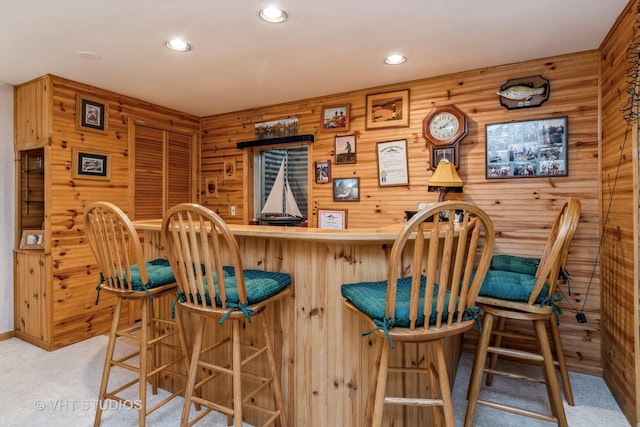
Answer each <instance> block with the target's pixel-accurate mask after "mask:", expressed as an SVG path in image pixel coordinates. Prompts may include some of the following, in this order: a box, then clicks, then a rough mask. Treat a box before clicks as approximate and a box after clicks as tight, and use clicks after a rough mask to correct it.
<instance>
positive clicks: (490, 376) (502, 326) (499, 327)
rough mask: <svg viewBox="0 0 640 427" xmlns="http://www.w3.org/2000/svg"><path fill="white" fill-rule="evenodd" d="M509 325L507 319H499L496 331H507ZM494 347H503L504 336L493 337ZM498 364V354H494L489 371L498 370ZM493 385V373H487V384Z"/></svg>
mask: <svg viewBox="0 0 640 427" xmlns="http://www.w3.org/2000/svg"><path fill="white" fill-rule="evenodd" d="M506 324H507V319H506V318H505V317H498V324H497V325H496V331H499V332H502V331H504V329H505V325H506ZM492 345H493V347H500V346H501V345H502V335H501V334H497V335H496V336H495V337H493V343H492ZM497 364H498V353H492V354H491V356H490V361H489V369H491V370H494V369H496V365H497ZM492 383H493V373H491V372H487V378H486V380H485V384H486V385H488V386H491V384H492Z"/></svg>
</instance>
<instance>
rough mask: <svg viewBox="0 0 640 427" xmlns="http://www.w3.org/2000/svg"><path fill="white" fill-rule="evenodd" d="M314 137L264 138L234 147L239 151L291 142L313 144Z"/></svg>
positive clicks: (240, 143)
mask: <svg viewBox="0 0 640 427" xmlns="http://www.w3.org/2000/svg"><path fill="white" fill-rule="evenodd" d="M314 139H315V137H314V136H313V135H293V136H281V137H278V138H265V139H254V140H252V141H243V142H238V143H237V144H236V147H237V148H239V149H241V150H242V149H244V148H251V147H261V146H263V145H276V144H290V143H293V142H305V141H306V142H313V141H314Z"/></svg>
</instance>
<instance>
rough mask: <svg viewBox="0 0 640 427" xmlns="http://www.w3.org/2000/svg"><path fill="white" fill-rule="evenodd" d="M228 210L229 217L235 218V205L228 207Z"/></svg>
mask: <svg viewBox="0 0 640 427" xmlns="http://www.w3.org/2000/svg"><path fill="white" fill-rule="evenodd" d="M229 210H230V211H231V216H236V207H235V205H231V206H230V207H229Z"/></svg>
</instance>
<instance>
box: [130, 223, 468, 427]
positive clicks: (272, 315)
mask: <svg viewBox="0 0 640 427" xmlns="http://www.w3.org/2000/svg"><path fill="white" fill-rule="evenodd" d="M136 227H137V228H138V229H139V230H142V231H144V241H145V251H146V254H147V256H148V257H149V258H154V257H158V256H163V252H162V245H161V243H160V238H159V235H160V234H159V228H160V224H159V222H158V221H139V222H137V223H136ZM229 227H230V228H231V230H232V232H233V233H234V235H235V236H236V239H237V240H238V244H239V245H240V249H241V252H242V254H243V262H244V268H255V269H265V270H272V271H282V272H288V273H291V274H292V275H293V279H294V292H293V295H292V296H291V297H290V298H288V299H285V300H282V301H280V302H278V303H277V305H276V306H275V307H273V309H271V310H267V313H266V316H267V318H266V320H267V322H268V323H267V324H268V325H269V327H271V328H272V330H273V331H274V348H275V350H276V356H277V357H279V360H280V370H281V377H282V387H283V395H284V399H285V406H286V407H287V411H288V412H287V417H288V420H289V423H290V424H291V425H295V426H318V427H323V426H327V425H344V426H361V425H364V413H365V404H366V397H367V386H368V381H369V376H370V375H369V374H370V372H371V366H370V363H371V360H370V354H371V353H372V346H373V342H372V339H371V338H369V337H363V336H362V333H363V332H365V331H367V330H368V329H369V327H368V326H367V325H366V324H365V323H364V322H362V321H361V320H360V319H359V318H358V316H355V315H354V314H353V313H350V312H348V311H347V310H346V309H345V308H344V305H343V297H342V295H341V293H340V286H341V285H342V284H343V283H355V282H359V281H377V280H384V279H385V278H386V269H387V256H388V252H389V251H390V249H391V246H392V244H393V241H394V239H395V237H396V235H397V233H398V231H399V230H400V225H398V224H396V225H394V226H392V227H387V228H379V229H354V230H320V229H314V228H309V229H305V228H287V227H266V226H242V225H230V226H229ZM186 322H187V323H188V324H187V325H186V330H187V333H188V334H192V333H194V328H193V325H192V324H190V322H191V321H190V319H188V318H187V320H186ZM208 330H209V331H212V330H213V328H210V329H208ZM249 339H256V340H258V339H260V338H259V333H256V334H253V333H252V334H251V335H250V338H249ZM446 348H447V351H448V354H449V356H450V359H449V363H448V366H449V375H450V377H451V379H452V382H453V378H454V376H455V367H456V365H457V361H458V357H459V355H460V348H461V345H460V340H459V338H456V339H452V340H450V341H449V342H448V343H447V345H446ZM392 357H394V358H395V362H396V363H397V364H400V363H404V365H405V366H406V365H411V366H413V365H415V364H417V363H423V364H424V363H425V361H426V360H427V359H428V358H427V357H426V355H425V354H424V347H418V346H417V345H405V346H400V345H397V346H396V350H394V351H393V352H392ZM413 377H415V376H411V377H409V378H402V377H401V376H400V375H399V374H392V375H391V376H390V377H389V383H388V387H389V390H390V391H393V392H397V394H401V393H421V395H422V396H426V394H427V393H428V384H427V381H426V378H420V379H415V378H413ZM206 392H207V393H213V392H215V391H214V390H213V389H207V390H206ZM249 415H250V418H249V419H248V421H249V422H252V423H254V424H255V425H259V424H260V422H261V421H262V420H260V419H255V418H251V415H253V414H249ZM392 419H393V425H395V426H399V425H405V426H409V425H431V424H432V421H431V413H430V409H429V408H412V407H410V408H401V407H398V406H393V405H387V407H386V408H385V423H384V424H385V425H391V420H392Z"/></svg>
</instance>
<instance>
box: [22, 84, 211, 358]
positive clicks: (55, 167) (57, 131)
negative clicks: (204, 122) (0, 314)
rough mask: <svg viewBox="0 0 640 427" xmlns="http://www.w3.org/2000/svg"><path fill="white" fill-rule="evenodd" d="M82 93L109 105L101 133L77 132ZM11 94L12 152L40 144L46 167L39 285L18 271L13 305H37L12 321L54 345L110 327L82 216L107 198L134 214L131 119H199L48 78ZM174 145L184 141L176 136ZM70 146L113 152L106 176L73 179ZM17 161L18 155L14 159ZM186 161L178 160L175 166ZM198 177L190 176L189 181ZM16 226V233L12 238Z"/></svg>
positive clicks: (195, 124) (179, 123) (109, 301)
mask: <svg viewBox="0 0 640 427" xmlns="http://www.w3.org/2000/svg"><path fill="white" fill-rule="evenodd" d="M79 92H80V93H86V94H91V95H92V96H96V97H99V98H100V99H104V100H106V102H108V104H109V117H108V118H107V119H108V132H107V133H106V134H97V133H92V132H83V131H78V130H76V128H75V114H76V109H75V102H76V98H75V96H76V93H79ZM15 95H16V102H15V105H16V107H15V123H16V134H15V138H16V140H15V147H16V151H20V150H25V149H34V148H38V147H43V148H44V165H45V174H44V199H45V202H44V204H43V210H44V211H43V212H42V214H41V215H42V218H44V230H45V251H44V253H42V254H41V255H40V256H42V257H43V260H42V262H41V263H40V264H38V265H39V268H40V270H39V271H38V277H37V278H36V279H37V280H36V281H34V282H33V283H36V284H37V286H42V287H43V289H44V290H43V291H42V292H38V293H35V292H32V291H31V289H30V286H35V285H31V284H30V283H31V282H32V281H33V277H31V276H32V275H33V274H35V273H31V272H30V270H28V269H22V268H19V269H16V275H15V283H16V284H15V301H16V302H15V305H16V308H18V307H19V306H24V307H26V306H29V305H31V306H32V307H39V308H38V309H37V310H35V309H33V308H32V309H30V310H27V309H25V308H23V307H21V308H19V310H17V314H16V322H15V323H16V327H20V328H21V329H20V330H21V332H20V335H21V337H23V338H25V339H28V340H31V341H32V342H35V343H36V344H38V345H41V346H43V347H45V348H49V349H51V348H56V347H60V346H63V345H67V344H71V343H73V342H77V341H80V340H83V339H86V338H89V337H92V336H95V335H98V334H102V333H105V332H107V331H108V330H109V327H110V322H111V315H112V312H113V307H114V304H115V299H114V298H112V297H109V296H102V297H101V299H100V304H99V305H95V301H96V291H95V288H96V285H97V284H98V283H99V275H98V270H97V267H96V263H95V260H94V257H93V254H92V253H91V250H90V248H89V246H88V244H87V243H86V242H85V240H84V232H83V225H82V213H83V212H84V207H85V206H87V205H88V204H89V203H91V202H94V201H97V200H108V201H111V202H113V203H115V204H117V205H118V206H120V207H121V208H122V209H123V210H124V211H125V212H131V211H132V205H131V203H132V202H131V200H134V198H133V196H132V193H131V186H130V174H131V170H132V169H133V167H132V166H131V165H130V152H131V149H130V145H129V144H130V141H129V125H128V123H129V119H132V120H136V121H137V122H138V123H148V124H150V125H153V126H162V127H165V128H168V129H175V130H176V131H177V132H178V133H179V134H180V135H185V134H186V135H191V134H193V135H196V137H197V135H198V131H199V119H198V118H197V117H195V116H191V115H188V114H184V113H180V112H178V111H174V110H170V109H167V108H163V107H160V106H157V105H153V104H150V103H147V102H144V101H141V100H138V99H135V98H131V97H128V96H124V95H120V94H116V93H113V92H109V91H106V90H103V89H100V88H96V87H93V86H89V85H85V84H82V83H78V82H74V81H70V80H67V79H64V78H61V77H58V76H53V75H46V76H43V77H41V78H38V79H35V80H33V81H31V82H26V83H24V84H22V85H18V86H16V88H15ZM178 138H179V137H178ZM177 142H178V143H182V142H183V141H182V140H181V139H178V140H177ZM178 145H179V144H178ZM72 148H80V149H83V150H87V151H89V152H90V151H91V150H96V151H102V152H108V153H110V161H111V179H110V180H101V181H98V180H90V179H73V178H72V174H71V168H72V164H73V159H72ZM178 150H179V148H178ZM180 157H181V158H184V155H182V154H180ZM19 158H20V156H19V155H18V154H16V159H19ZM189 161H190V162H191V163H194V164H195V163H197V162H195V161H193V160H191V159H189ZM184 164H185V162H184V161H182V162H181V163H180V164H177V166H180V167H182V166H184ZM198 170H199V169H198V167H194V168H192V170H191V172H190V173H191V174H192V175H191V176H192V177H195V176H196V175H197V173H198ZM195 180H196V179H195V178H192V182H193V181H195ZM18 182H20V181H18ZM177 185H179V186H181V188H182V187H184V185H185V182H184V180H181V181H177ZM194 187H195V185H194ZM194 197H195V192H194ZM17 202H18V203H19V200H17ZM16 215H17V217H18V218H17V224H21V215H20V214H19V213H16ZM38 228H40V227H38ZM19 231H20V230H18V231H17V232H16V239H17V241H19V237H18V236H19ZM16 258H17V261H16V264H18V262H19V263H20V265H24V264H25V263H28V262H30V261H29V257H27V258H26V259H25V256H24V255H22V254H21V253H17V254H16ZM20 301H22V302H20ZM34 311H38V313H39V314H38V316H39V317H36V316H35V314H31V313H32V312H34ZM125 314H126V313H125ZM132 319H135V315H132ZM20 324H24V325H23V326H19V325H20Z"/></svg>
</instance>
